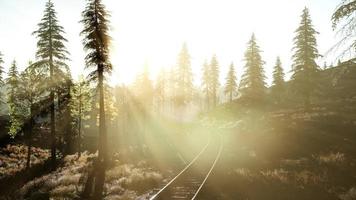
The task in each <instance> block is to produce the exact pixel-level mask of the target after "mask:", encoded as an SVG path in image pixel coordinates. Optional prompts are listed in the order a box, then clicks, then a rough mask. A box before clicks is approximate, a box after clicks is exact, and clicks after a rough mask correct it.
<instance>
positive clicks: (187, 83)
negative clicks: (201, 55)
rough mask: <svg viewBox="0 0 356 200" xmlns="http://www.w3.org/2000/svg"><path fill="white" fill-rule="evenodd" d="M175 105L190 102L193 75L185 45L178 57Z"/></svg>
mask: <svg viewBox="0 0 356 200" xmlns="http://www.w3.org/2000/svg"><path fill="white" fill-rule="evenodd" d="M177 67H178V69H177V75H176V81H177V82H176V83H177V94H176V103H177V105H179V106H181V105H186V104H188V103H189V102H190V101H191V100H192V94H193V74H192V69H191V63H190V55H189V53H188V48H187V45H186V44H185V43H184V44H183V46H182V49H181V51H180V53H179V55H178V62H177Z"/></svg>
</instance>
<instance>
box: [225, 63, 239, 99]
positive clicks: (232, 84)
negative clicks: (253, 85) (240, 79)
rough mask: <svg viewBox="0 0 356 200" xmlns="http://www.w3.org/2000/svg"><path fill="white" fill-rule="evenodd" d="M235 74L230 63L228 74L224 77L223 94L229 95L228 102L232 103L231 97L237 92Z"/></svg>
mask: <svg viewBox="0 0 356 200" xmlns="http://www.w3.org/2000/svg"><path fill="white" fill-rule="evenodd" d="M236 81H237V80H236V74H235V67H234V64H233V63H231V65H230V69H229V72H228V73H227V77H226V84H225V90H224V93H225V94H227V95H229V100H230V102H231V101H232V97H233V95H234V94H235V93H236V92H237V83H236Z"/></svg>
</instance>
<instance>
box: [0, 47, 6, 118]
mask: <svg viewBox="0 0 356 200" xmlns="http://www.w3.org/2000/svg"><path fill="white" fill-rule="evenodd" d="M2 57H3V54H2V53H1V52H0V112H1V109H2V107H1V106H2V104H3V103H4V98H3V96H4V95H3V93H2V89H3V88H4V87H3V86H4V84H5V82H4V77H3V74H4V73H5V71H4V67H3V64H4V60H3V58H2Z"/></svg>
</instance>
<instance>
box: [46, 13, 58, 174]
mask: <svg viewBox="0 0 356 200" xmlns="http://www.w3.org/2000/svg"><path fill="white" fill-rule="evenodd" d="M49 21H50V31H49V39H48V40H49V47H50V52H49V67H50V69H49V71H50V113H51V160H52V167H53V168H55V166H56V124H55V122H56V116H55V107H54V103H55V102H54V77H53V76H54V66H53V52H52V31H51V25H52V20H51V19H49Z"/></svg>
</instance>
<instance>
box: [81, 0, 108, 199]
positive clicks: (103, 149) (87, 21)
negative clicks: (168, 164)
mask: <svg viewBox="0 0 356 200" xmlns="http://www.w3.org/2000/svg"><path fill="white" fill-rule="evenodd" d="M82 16H83V20H82V21H81V23H83V25H84V29H83V31H82V32H81V35H82V36H84V40H83V44H84V49H85V50H86V52H87V55H86V57H85V63H86V67H87V68H93V71H92V72H91V73H90V74H89V79H90V80H93V81H96V82H97V89H98V90H99V145H98V152H99V155H98V162H97V165H96V167H97V170H96V171H97V178H96V179H95V192H94V196H93V198H94V199H101V198H102V192H103V186H104V180H105V170H106V167H107V162H108V152H107V133H106V119H105V92H104V91H105V89H104V87H105V85H104V79H105V75H106V74H107V73H110V72H111V71H112V65H111V63H110V59H109V53H110V48H109V46H110V41H111V37H110V36H109V33H108V32H109V20H108V18H109V16H110V15H109V13H108V12H107V11H106V8H105V6H104V4H103V3H102V1H101V0H89V1H88V2H87V5H86V7H85V10H84V11H83V13H82ZM86 189H88V190H89V188H86Z"/></svg>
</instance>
